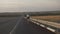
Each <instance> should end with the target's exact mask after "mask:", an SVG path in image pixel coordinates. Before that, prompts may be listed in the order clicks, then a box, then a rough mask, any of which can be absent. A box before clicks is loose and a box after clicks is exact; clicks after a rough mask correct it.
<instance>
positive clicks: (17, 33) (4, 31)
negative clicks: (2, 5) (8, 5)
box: [0, 17, 55, 34]
mask: <svg viewBox="0 0 60 34" xmlns="http://www.w3.org/2000/svg"><path fill="white" fill-rule="evenodd" d="M0 34H55V33H53V32H51V31H49V30H47V29H45V28H42V27H41V26H38V25H36V24H34V23H32V22H30V21H28V20H27V19H25V18H24V17H20V18H19V17H0Z"/></svg>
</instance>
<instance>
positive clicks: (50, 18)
mask: <svg viewBox="0 0 60 34" xmlns="http://www.w3.org/2000/svg"><path fill="white" fill-rule="evenodd" d="M31 17H32V18H35V19H41V20H47V21H53V22H60V15H55V16H31Z"/></svg>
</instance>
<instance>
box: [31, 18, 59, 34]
mask: <svg viewBox="0 0 60 34" xmlns="http://www.w3.org/2000/svg"><path fill="white" fill-rule="evenodd" d="M30 20H31V21H32V22H34V23H36V24H37V25H40V26H42V27H45V28H46V29H48V30H51V31H52V32H55V33H57V34H60V24H59V23H55V22H49V21H44V20H37V19H33V18H30Z"/></svg>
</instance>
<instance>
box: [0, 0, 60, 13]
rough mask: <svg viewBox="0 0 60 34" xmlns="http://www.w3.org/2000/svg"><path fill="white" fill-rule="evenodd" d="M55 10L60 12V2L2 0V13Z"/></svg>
mask: <svg viewBox="0 0 60 34" xmlns="http://www.w3.org/2000/svg"><path fill="white" fill-rule="evenodd" d="M55 10H60V0H0V12H25V11H28V12H29V11H55Z"/></svg>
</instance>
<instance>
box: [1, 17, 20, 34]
mask: <svg viewBox="0 0 60 34" xmlns="http://www.w3.org/2000/svg"><path fill="white" fill-rule="evenodd" d="M18 19H19V18H18V17H0V34H9V33H10V31H11V30H12V29H13V27H14V26H15V25H16V23H17V20H18Z"/></svg>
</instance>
